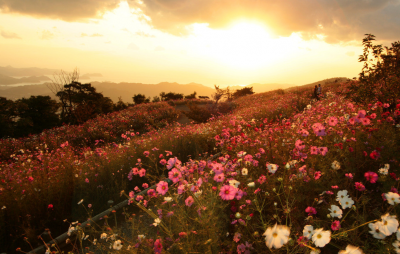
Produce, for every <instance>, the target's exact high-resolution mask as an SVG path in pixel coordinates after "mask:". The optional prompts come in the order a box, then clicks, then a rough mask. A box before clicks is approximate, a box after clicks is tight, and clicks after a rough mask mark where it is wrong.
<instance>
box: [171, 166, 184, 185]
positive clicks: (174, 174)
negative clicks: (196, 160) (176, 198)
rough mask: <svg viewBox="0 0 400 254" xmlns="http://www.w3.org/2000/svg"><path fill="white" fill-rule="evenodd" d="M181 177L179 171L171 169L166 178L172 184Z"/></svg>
mask: <svg viewBox="0 0 400 254" xmlns="http://www.w3.org/2000/svg"><path fill="white" fill-rule="evenodd" d="M181 177H182V174H181V171H179V170H177V169H176V168H173V169H172V170H171V171H169V172H168V178H169V179H171V180H172V182H173V183H176V182H178V181H179V179H180V178H181Z"/></svg>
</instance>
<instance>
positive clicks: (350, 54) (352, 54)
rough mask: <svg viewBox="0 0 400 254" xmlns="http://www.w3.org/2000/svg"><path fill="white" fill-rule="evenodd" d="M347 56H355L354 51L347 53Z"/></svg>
mask: <svg viewBox="0 0 400 254" xmlns="http://www.w3.org/2000/svg"><path fill="white" fill-rule="evenodd" d="M346 55H348V56H354V51H349V52H346Z"/></svg>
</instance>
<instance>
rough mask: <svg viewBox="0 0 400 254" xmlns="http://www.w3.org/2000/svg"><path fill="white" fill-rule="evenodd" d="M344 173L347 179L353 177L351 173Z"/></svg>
mask: <svg viewBox="0 0 400 254" xmlns="http://www.w3.org/2000/svg"><path fill="white" fill-rule="evenodd" d="M344 175H345V176H346V177H347V178H349V179H353V174H352V173H346V174H344Z"/></svg>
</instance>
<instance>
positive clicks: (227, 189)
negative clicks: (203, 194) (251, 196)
mask: <svg viewBox="0 0 400 254" xmlns="http://www.w3.org/2000/svg"><path fill="white" fill-rule="evenodd" d="M236 192H237V191H236V188H235V187H233V186H232V185H224V186H222V187H221V189H220V191H219V195H220V196H221V198H222V199H223V200H232V199H234V198H235V195H236Z"/></svg>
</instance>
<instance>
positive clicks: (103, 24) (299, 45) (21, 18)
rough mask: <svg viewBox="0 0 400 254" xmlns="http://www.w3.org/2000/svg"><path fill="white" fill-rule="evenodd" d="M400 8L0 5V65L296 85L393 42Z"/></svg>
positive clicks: (330, 2) (340, 71)
mask: <svg viewBox="0 0 400 254" xmlns="http://www.w3.org/2000/svg"><path fill="white" fill-rule="evenodd" d="M399 13H400V0H302V1H299V0H284V1H276V0H218V1H217V0H129V1H119V0H68V1H67V0H0V66H7V65H11V66H13V67H18V68H22V67H40V68H54V69H63V70H65V71H72V70H73V69H74V68H75V67H77V68H78V69H79V70H80V73H81V74H84V73H93V72H97V73H101V74H103V76H105V77H106V78H107V80H110V81H115V82H122V81H126V82H138V83H149V84H155V83H159V82H165V81H166V82H178V83H181V84H185V83H190V82H196V83H200V84H203V85H209V86H212V85H213V84H218V85H222V86H226V85H246V84H251V83H282V84H293V85H303V84H307V83H311V82H314V81H318V80H322V79H326V78H331V77H348V78H352V77H355V76H357V75H358V73H359V72H360V71H361V67H362V65H361V63H358V57H359V55H361V54H362V39H363V38H364V37H365V36H364V34H367V33H371V34H374V35H375V36H376V38H377V43H380V44H383V45H386V46H390V44H391V43H392V42H394V41H398V40H400V15H399Z"/></svg>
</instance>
